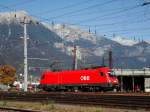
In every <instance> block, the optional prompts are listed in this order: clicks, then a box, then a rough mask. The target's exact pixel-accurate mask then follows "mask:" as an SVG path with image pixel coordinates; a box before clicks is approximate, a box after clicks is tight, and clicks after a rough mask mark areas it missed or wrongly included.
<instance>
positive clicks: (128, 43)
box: [112, 36, 138, 46]
mask: <svg viewBox="0 0 150 112" xmlns="http://www.w3.org/2000/svg"><path fill="white" fill-rule="evenodd" d="M112 40H113V41H115V42H118V43H120V44H121V45H124V46H133V45H135V44H137V43H138V41H137V40H131V39H127V38H124V37H120V36H115V37H113V38H112Z"/></svg>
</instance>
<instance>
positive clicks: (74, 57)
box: [73, 45, 78, 70]
mask: <svg viewBox="0 0 150 112" xmlns="http://www.w3.org/2000/svg"><path fill="white" fill-rule="evenodd" d="M77 65H78V64H77V47H76V45H74V49H73V70H76V69H77V67H78V66H77Z"/></svg>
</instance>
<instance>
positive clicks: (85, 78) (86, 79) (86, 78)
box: [80, 76, 90, 81]
mask: <svg viewBox="0 0 150 112" xmlns="http://www.w3.org/2000/svg"><path fill="white" fill-rule="evenodd" d="M80 80H81V81H88V80H90V76H81V77H80Z"/></svg>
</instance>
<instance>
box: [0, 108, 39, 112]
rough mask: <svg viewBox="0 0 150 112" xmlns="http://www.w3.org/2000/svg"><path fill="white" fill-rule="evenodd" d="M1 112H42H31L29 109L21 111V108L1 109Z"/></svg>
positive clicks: (32, 111)
mask: <svg viewBox="0 0 150 112" xmlns="http://www.w3.org/2000/svg"><path fill="white" fill-rule="evenodd" d="M0 111H1V112H6V111H7V112H41V111H36V110H29V109H19V108H10V107H0Z"/></svg>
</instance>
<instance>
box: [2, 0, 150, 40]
mask: <svg viewBox="0 0 150 112" xmlns="http://www.w3.org/2000/svg"><path fill="white" fill-rule="evenodd" d="M148 2H150V0H0V12H8V11H19V10H24V11H26V12H27V13H28V14H29V15H31V16H34V17H35V18H37V19H39V20H40V21H42V22H46V23H49V24H51V23H52V22H54V24H56V23H61V24H62V23H63V24H68V25H75V26H77V27H81V28H82V29H84V30H87V31H89V30H90V32H92V33H95V32H96V34H97V35H105V36H106V37H108V38H112V37H113V36H116V35H117V36H121V37H125V38H129V39H134V38H136V39H137V40H139V39H140V40H150V4H148V5H145V6H142V4H143V3H148Z"/></svg>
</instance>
